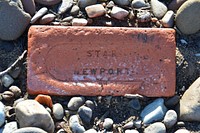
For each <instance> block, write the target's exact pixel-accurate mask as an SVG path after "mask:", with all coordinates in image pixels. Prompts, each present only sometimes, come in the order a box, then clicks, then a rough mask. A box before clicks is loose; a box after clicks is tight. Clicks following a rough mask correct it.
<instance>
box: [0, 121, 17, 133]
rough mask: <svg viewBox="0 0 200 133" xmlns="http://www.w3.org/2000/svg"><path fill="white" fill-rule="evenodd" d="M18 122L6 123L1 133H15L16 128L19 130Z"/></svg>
mask: <svg viewBox="0 0 200 133" xmlns="http://www.w3.org/2000/svg"><path fill="white" fill-rule="evenodd" d="M17 129H18V128H17V122H16V121H12V122H9V123H6V124H5V126H4V127H3V129H2V132H1V133H13V132H14V131H15V130H17Z"/></svg>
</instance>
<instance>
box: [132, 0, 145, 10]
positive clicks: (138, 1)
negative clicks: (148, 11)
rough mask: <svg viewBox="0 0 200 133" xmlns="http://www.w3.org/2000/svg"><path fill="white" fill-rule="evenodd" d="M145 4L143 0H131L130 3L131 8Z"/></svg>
mask: <svg viewBox="0 0 200 133" xmlns="http://www.w3.org/2000/svg"><path fill="white" fill-rule="evenodd" d="M146 6H147V4H146V3H145V1H144V0H133V1H132V3H131V7H132V8H136V9H138V8H142V7H146Z"/></svg>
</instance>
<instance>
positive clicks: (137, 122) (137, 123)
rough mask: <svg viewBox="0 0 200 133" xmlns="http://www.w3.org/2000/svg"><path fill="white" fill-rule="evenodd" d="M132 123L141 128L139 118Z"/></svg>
mask: <svg viewBox="0 0 200 133" xmlns="http://www.w3.org/2000/svg"><path fill="white" fill-rule="evenodd" d="M133 125H134V126H135V127H136V128H141V127H142V121H141V120H136V121H134V122H133Z"/></svg>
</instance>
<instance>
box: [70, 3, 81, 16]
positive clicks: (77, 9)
mask: <svg viewBox="0 0 200 133" xmlns="http://www.w3.org/2000/svg"><path fill="white" fill-rule="evenodd" d="M79 11H80V8H79V7H78V6H77V5H74V6H73V7H72V9H71V11H70V14H71V15H73V16H76V15H78V14H79Z"/></svg>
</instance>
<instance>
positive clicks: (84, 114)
mask: <svg viewBox="0 0 200 133" xmlns="http://www.w3.org/2000/svg"><path fill="white" fill-rule="evenodd" d="M78 115H79V117H80V118H81V120H82V121H83V122H84V123H86V124H89V123H90V121H91V118H92V110H91V109H90V108H88V107H86V106H81V107H80V108H79V109H78Z"/></svg>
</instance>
